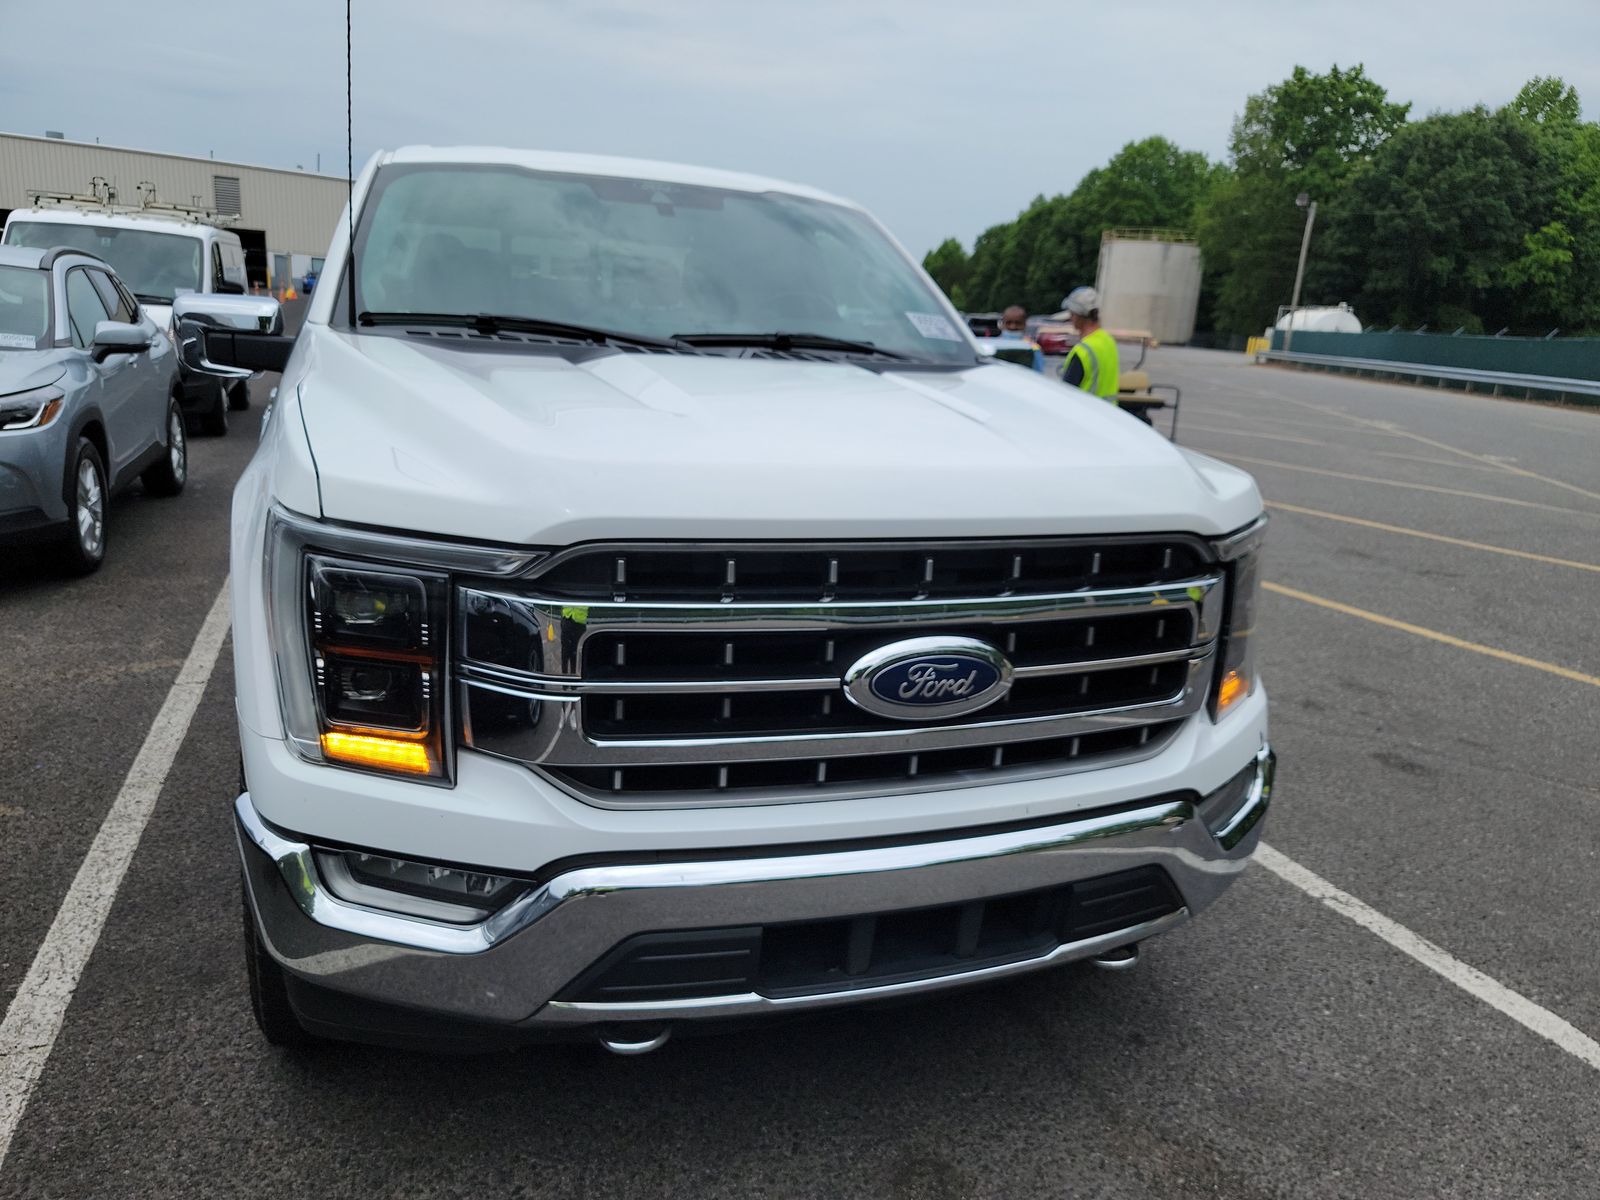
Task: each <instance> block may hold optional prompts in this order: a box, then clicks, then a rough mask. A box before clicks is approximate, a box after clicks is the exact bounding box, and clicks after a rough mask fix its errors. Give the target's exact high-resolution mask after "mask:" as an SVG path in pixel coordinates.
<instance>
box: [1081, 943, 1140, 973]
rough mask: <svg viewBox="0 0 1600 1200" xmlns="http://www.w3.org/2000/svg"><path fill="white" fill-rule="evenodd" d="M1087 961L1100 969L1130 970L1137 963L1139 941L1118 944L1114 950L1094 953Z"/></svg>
mask: <svg viewBox="0 0 1600 1200" xmlns="http://www.w3.org/2000/svg"><path fill="white" fill-rule="evenodd" d="M1089 961H1090V962H1091V963H1093V964H1094V965H1095V966H1097V967H1099V968H1100V969H1101V970H1102V971H1131V970H1133V969H1134V968H1135V967H1137V966H1138V965H1139V943H1138V942H1135V943H1133V945H1131V946H1118V947H1117V948H1116V949H1115V950H1107V951H1106V952H1105V953H1104V954H1097V955H1095V956H1094V957H1093V958H1091V959H1090V960H1089Z"/></svg>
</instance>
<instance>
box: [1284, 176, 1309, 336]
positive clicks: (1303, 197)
mask: <svg viewBox="0 0 1600 1200" xmlns="http://www.w3.org/2000/svg"><path fill="white" fill-rule="evenodd" d="M1294 202H1295V204H1296V205H1297V206H1299V207H1300V208H1303V209H1305V210H1306V231H1305V234H1304V236H1302V237H1301V239H1300V266H1299V267H1298V268H1297V269H1296V270H1295V273H1294V298H1293V299H1292V300H1290V301H1289V323H1288V325H1286V326H1284V330H1283V352H1284V353H1285V354H1287V353H1289V346H1290V344H1291V343H1292V342H1293V341H1294V314H1295V310H1296V309H1298V308H1299V307H1300V285H1301V284H1302V283H1303V282H1305V277H1306V251H1307V250H1309V249H1311V226H1312V223H1313V222H1315V221H1316V219H1317V202H1316V201H1315V200H1313V199H1312V198H1311V197H1310V196H1308V195H1307V194H1306V193H1305V192H1301V193H1300V194H1299V195H1298V196H1296V197H1295V198H1294Z"/></svg>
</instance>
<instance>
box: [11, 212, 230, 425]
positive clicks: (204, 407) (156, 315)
mask: <svg viewBox="0 0 1600 1200" xmlns="http://www.w3.org/2000/svg"><path fill="white" fill-rule="evenodd" d="M3 244H4V245H8V246H31V247H33V248H35V249H40V250H48V249H51V248H53V247H56V246H68V247H71V248H73V249H76V250H81V251H83V252H84V253H86V254H92V255H94V256H95V257H97V258H99V259H101V260H103V261H104V262H106V263H109V264H110V265H111V267H112V268H113V269H115V270H116V272H117V273H118V274H119V275H120V276H121V277H122V278H123V280H124V281H125V282H126V283H127V285H128V288H129V290H130V291H131V292H132V293H133V295H134V297H135V299H137V300H138V301H139V303H140V304H141V305H143V306H144V309H145V312H146V313H147V314H148V316H149V317H150V319H151V320H153V321H154V322H155V323H156V324H157V325H159V326H160V327H161V328H163V329H165V330H167V331H168V333H169V335H170V333H171V324H172V302H173V299H174V297H176V296H180V295H185V294H198V295H228V294H233V295H242V294H243V293H244V292H245V291H246V290H247V281H246V275H245V261H244V247H243V245H242V244H241V243H240V240H239V235H238V234H236V233H233V232H231V231H229V230H227V229H221V228H218V227H216V226H214V225H211V224H208V223H206V221H204V220H201V219H199V218H198V217H197V216H196V215H195V214H193V213H192V212H190V210H187V209H161V208H159V207H149V206H141V207H138V208H119V207H116V206H113V205H110V204H103V203H100V202H98V201H96V200H94V198H92V197H80V198H75V199H69V200H63V201H61V202H59V203H56V204H50V205H39V206H35V207H32V208H19V209H16V210H15V211H13V212H12V213H11V215H10V216H9V217H7V218H6V225H5V236H4V239H3ZM179 381H180V384H181V396H182V403H183V411H184V413H185V414H186V415H187V416H188V418H189V423H190V426H191V427H192V428H196V429H199V430H201V431H203V432H205V433H208V434H212V435H214V436H218V437H220V436H222V435H224V434H226V433H227V432H228V413H229V411H230V410H234V411H237V410H239V409H243V408H245V407H246V406H247V405H248V404H249V402H250V397H249V390H248V386H247V384H246V383H245V382H244V381H239V380H228V381H219V380H218V379H217V378H215V377H214V376H209V375H205V374H202V373H199V372H195V371H189V370H187V369H184V370H182V371H181V372H180V380H179Z"/></svg>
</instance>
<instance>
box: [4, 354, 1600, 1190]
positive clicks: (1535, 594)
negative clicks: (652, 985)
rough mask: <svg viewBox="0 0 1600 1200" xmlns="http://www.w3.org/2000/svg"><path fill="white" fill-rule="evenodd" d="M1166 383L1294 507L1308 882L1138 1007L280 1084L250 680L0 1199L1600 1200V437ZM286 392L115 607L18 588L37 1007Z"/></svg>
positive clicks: (14, 844) (187, 788)
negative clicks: (257, 830)
mask: <svg viewBox="0 0 1600 1200" xmlns="http://www.w3.org/2000/svg"><path fill="white" fill-rule="evenodd" d="M1147 365H1148V368H1149V370H1150V372H1151V374H1152V376H1153V377H1154V378H1156V379H1157V380H1158V381H1161V382H1168V381H1170V382H1173V383H1176V384H1179V385H1181V386H1182V388H1183V406H1182V419H1181V422H1180V426H1179V434H1180V440H1181V441H1182V442H1183V443H1184V444H1186V445H1189V446H1192V447H1194V448H1196V449H1199V450H1202V451H1204V452H1206V453H1208V454H1212V455H1215V456H1218V457H1221V458H1224V459H1227V460H1228V461H1231V462H1235V463H1237V464H1239V465H1241V466H1244V467H1246V468H1248V469H1249V470H1251V471H1252V472H1254V473H1255V474H1256V476H1257V478H1258V479H1259V480H1260V482H1261V486H1262V490H1263V492H1264V494H1265V495H1266V497H1267V500H1268V502H1269V504H1270V505H1271V506H1272V507H1271V512H1272V516H1273V520H1274V525H1273V530H1272V535H1271V540H1270V543H1269V546H1270V550H1269V555H1270V559H1269V563H1268V571H1267V577H1268V579H1269V580H1270V583H1271V585H1272V590H1271V591H1270V592H1269V594H1268V596H1267V597H1266V599H1265V605H1264V616H1263V620H1262V633H1261V637H1262V645H1263V648H1262V655H1263V662H1262V669H1263V672H1264V675H1265V678H1266V681H1267V686H1268V689H1269V691H1270V692H1271V694H1272V696H1273V701H1274V711H1273V718H1272V719H1273V727H1274V743H1275V746H1276V748H1277V750H1278V752H1279V754H1280V768H1281V769H1280V774H1279V787H1278V793H1277V797H1276V800H1275V803H1274V808H1273V811H1272V814H1271V816H1270V818H1269V823H1268V828H1267V835H1266V836H1267V841H1268V843H1269V844H1270V847H1271V850H1270V851H1269V852H1268V853H1267V855H1266V856H1265V857H1267V858H1268V860H1269V862H1270V866H1268V865H1263V866H1256V867H1252V868H1251V869H1249V870H1248V871H1247V872H1246V873H1245V874H1244V875H1243V876H1242V877H1241V879H1240V881H1239V882H1238V883H1237V884H1236V885H1235V887H1234V889H1233V890H1232V891H1231V892H1230V894H1229V895H1228V896H1227V897H1226V898H1225V900H1224V901H1223V902H1221V903H1220V904H1219V905H1218V906H1217V907H1216V908H1214V909H1212V910H1211V911H1210V912H1208V913H1207V914H1205V916H1204V917H1203V918H1202V919H1201V920H1199V921H1197V922H1195V923H1194V924H1192V925H1190V926H1188V927H1186V928H1184V929H1182V930H1180V931H1178V932H1176V933H1174V934H1171V935H1168V936H1166V937H1164V938H1162V939H1160V940H1159V941H1157V942H1156V943H1154V944H1153V945H1152V946H1151V947H1150V948H1149V950H1148V952H1147V953H1146V955H1145V958H1144V961H1143V963H1142V964H1141V965H1140V967H1139V969H1138V970H1136V971H1133V972H1127V973H1119V974H1107V973H1100V972H1096V971H1094V970H1092V969H1089V968H1069V969H1065V970H1062V971H1058V972H1054V973H1046V974H1044V975H1040V976H1033V977H1030V978H1028V979H1026V980H1024V981H1021V982H1016V983H1011V984H1007V985H1004V986H1001V987H997V988H992V989H987V990H982V991H975V992H968V993H962V994H959V995H956V996H953V997H949V998H945V999H940V1000H936V1001H932V1002H927V1003H922V1004H918V1005H915V1006H910V1007H903V1008H892V1009H881V1010H871V1011H864V1012H856V1013H848V1014H842V1015H835V1016H829V1017H826V1018H821V1019H816V1020H811V1021H807V1022H805V1023H801V1024H790V1025H783V1026H776V1027H771V1028H765V1029H761V1030H757V1031H752V1032H747V1033H742V1034H737V1035H731V1036H725V1037H715V1038H703V1039H683V1040H679V1041H675V1042H673V1043H671V1044H670V1045H669V1046H667V1047H666V1048H665V1049H664V1050H663V1051H661V1052H659V1053H657V1054H654V1055H650V1056H648V1057H645V1058H641V1059H620V1058H615V1057H611V1056H608V1055H606V1054H605V1053H604V1052H603V1051H601V1050H599V1049H597V1048H590V1047H587V1046H583V1047H563V1048H557V1049H539V1050H531V1051H527V1052H522V1053H518V1054H514V1055H503V1056H498V1057H488V1058H479V1059H469V1060H459V1059H442V1058H429V1057H420V1056H414V1055H405V1054H399V1053H392V1052H387V1051H380V1050H372V1049H366V1048H361V1047H335V1048H331V1049H329V1050H327V1051H325V1052H323V1053H320V1054H318V1055H316V1056H314V1057H311V1058H302V1059H296V1058H288V1057H285V1056H283V1055H281V1054H280V1053H278V1052H277V1051H274V1050H273V1049H272V1048H270V1047H269V1046H267V1045H266V1044H265V1043H264V1042H263V1041H262V1040H261V1039H260V1037H259V1036H258V1034H257V1032H256V1030H255V1027H254V1025H253V1023H252V1021H251V1018H250V1014H249V1011H248V1007H247V1004H246V1000H245V972H244V963H243V960H242V957H241V955H240V952H239V932H238V922H239V913H238V907H239V899H238V883H237V866H236V857H235V849H234V845H233V832H232V829H231V819H232V818H231V813H230V808H229V801H230V800H231V799H232V797H233V794H234V784H235V779H236V771H237V767H236V762H237V749H236V740H235V735H234V731H233V713H232V699H231V697H232V686H233V684H232V671H231V665H230V661H229V657H228V654H227V652H226V649H224V653H223V655H222V657H221V658H220V659H219V660H218V662H217V664H216V667H215V670H214V671H213V673H212V674H211V675H210V676H209V679H208V680H207V681H206V682H205V683H204V686H203V691H201V692H200V694H199V697H198V708H197V709H196V712H195V716H194V719H193V721H192V723H191V724H190V725H189V727H188V730H187V734H186V736H185V738H184V740H183V742H182V745H181V748H180V749H179V751H178V753H177V756H176V759H175V761H174V764H173V767H172V769H171V771H170V773H169V774H168V775H167V776H166V778H165V781H164V784H163V785H162V786H161V788H160V791H159V797H158V799H157V800H156V803H155V807H154V810H153V815H152V816H151V819H150V822H149V824H148V826H147V827H146V828H144V830H143V833H142V837H141V838H140V840H139V842H138V848H137V851H136V853H135V854H134V855H133V858H132V861H131V865H130V867H129V869H128V872H127V875H126V877H125V878H123V879H122V880H121V881H120V886H117V885H116V884H115V883H114V882H109V881H108V882H107V883H106V885H105V886H108V887H111V888H112V889H113V890H114V891H115V901H114V904H113V905H112V907H111V910H110V917H109V920H108V921H107V922H106V924H105V927H104V929H103V931H101V932H100V933H99V936H98V941H97V942H93V943H92V954H90V955H89V956H88V959H87V965H86V968H85V969H84V970H83V973H82V975H81V978H80V979H79V980H78V982H77V985H76V992H75V994H74V995H73V996H72V1000H71V1005H70V1007H69V1008H68V1009H67V1013H66V1019H65V1023H64V1025H63V1026H62V1027H61V1029H60V1031H59V1034H58V1035H57V1036H55V1039H54V1042H53V1044H52V1045H51V1046H50V1047H49V1053H48V1057H47V1058H46V1059H45V1062H44V1069H43V1071H42V1074H40V1075H39V1077H38V1080H37V1083H36V1085H34V1086H33V1087H32V1090H31V1093H27V1094H19V1093H18V1092H16V1091H15V1089H13V1090H12V1091H11V1092H9V1093H7V1092H6V1091H5V1090H4V1087H5V1085H4V1083H3V1078H4V1073H5V1071H6V1067H7V1064H6V1062H5V1060H4V1058H3V1057H0V1159H3V1161H0V1196H3V1197H73V1198H78V1197H83V1198H88V1197H157V1196H159V1197H189V1196H195V1197H225V1196H263V1195H275V1196H305V1195H329V1196H346V1195H349V1196H381V1197H408V1198H409V1197H434V1196H438V1197H473V1198H485V1200H488V1198H498V1197H510V1196H526V1197H532V1196H552V1197H554V1196H596V1197H601V1196H603V1197H645V1196H662V1195H685V1196H696V1197H750V1196H772V1197H811V1196H816V1197H838V1196H863V1197H867V1196H871V1197H891V1196H892V1197H980V1196H981V1197H1024V1196H1064V1195H1072V1196H1085V1197H1087V1196H1094V1197H1130V1198H1131V1197H1147V1196H1159V1197H1163V1198H1178V1197H1217V1196H1221V1197H1299V1196H1307V1197H1312V1196H1314V1197H1417V1196H1447V1197H1491V1196H1498V1197H1516V1198H1519V1200H1520V1198H1532V1197H1552V1198H1561V1200H1570V1198H1573V1197H1578V1198H1582V1197H1586V1196H1600V1180H1597V1177H1596V1173H1595V1164H1596V1163H1597V1162H1600V1103H1597V1102H1596V1097H1597V1096H1600V1045H1596V1042H1595V1040H1594V1039H1596V1038H1600V953H1597V951H1600V933H1597V932H1596V923H1595V919H1594V918H1595V913H1596V909H1597V902H1600V821H1597V820H1596V818H1597V817H1600V785H1597V783H1596V780H1597V779H1600V739H1597V738H1596V736H1595V731H1596V728H1597V726H1600V721H1597V718H1600V623H1597V621H1596V619H1595V617H1596V614H1597V612H1600V604H1597V602H1596V600H1595V598H1594V597H1595V595H1596V589H1597V587H1600V550H1597V544H1600V414H1594V413H1583V412H1575V411H1571V410H1562V409H1555V408H1549V407H1541V406H1536V405H1523V404H1517V403H1511V402H1506V401H1499V400H1494V399H1490V398H1487V397H1469V396H1464V395H1461V394H1459V393H1452V392H1441V391H1435V390H1433V389H1428V388H1416V387H1404V386H1398V385H1391V384H1385V383H1374V382H1366V381H1357V380H1353V379H1346V378H1340V377H1332V376H1324V375H1313V374H1299V373H1293V372H1289V371H1283V370H1278V369H1273V368H1265V367H1256V366H1253V365H1250V364H1249V363H1248V362H1247V361H1246V360H1245V359H1244V358H1243V357H1242V356H1233V355H1226V354H1221V353H1212V352H1202V351H1188V350H1161V351H1157V352H1156V353H1155V354H1154V355H1152V357H1151V360H1150V362H1149V363H1148V364H1147ZM271 382H272V381H271V380H270V379H267V380H261V381H257V383H256V385H255V390H254V397H255V400H256V403H255V404H254V405H253V406H252V408H251V410H250V411H249V412H246V413H240V414H235V416H236V417H237V418H239V419H237V420H236V421H235V423H234V429H233V432H232V433H231V434H230V436H229V437H228V438H226V439H224V440H217V439H204V438H196V439H195V440H194V441H193V443H192V447H191V479H190V483H189V490H188V491H187V492H186V493H185V495H184V496H183V497H181V498H180V499H179V500H178V501H176V502H166V501H154V500H146V499H145V498H144V497H143V496H142V495H140V494H139V493H138V491H137V489H135V490H134V491H133V492H132V493H129V494H128V495H126V496H124V497H123V498H122V499H121V500H120V501H119V502H117V503H115V504H114V505H113V506H112V508H111V510H110V515H109V538H110V543H109V558H108V562H107V564H106V566H105V568H104V569H103V570H102V571H101V572H100V573H99V574H98V575H96V576H94V577H92V578H90V579H87V580H63V579H60V578H58V577H56V576H54V575H52V574H50V573H49V572H48V571H47V570H46V569H44V568H43V567H42V566H41V565H39V564H38V563H36V562H33V561H32V560H28V559H26V558H23V559H22V560H20V561H19V560H17V559H13V560H11V561H9V562H6V563H4V565H3V566H0V668H3V669H0V703H3V706H4V711H5V712H6V713H7V714H8V716H9V718H10V720H9V729H8V735H7V736H6V737H5V738H3V739H0V880H3V882H0V897H3V905H0V911H3V913H4V920H3V921H0V1007H4V1006H10V1005H12V1004H13V1001H14V1000H16V999H17V995H18V990H19V988H20V986H21V984H22V982H23V980H24V978H25V977H26V976H28V974H29V972H30V970H32V971H34V972H35V974H34V978H35V979H39V978H41V977H44V978H46V979H47V980H54V981H55V983H53V984H52V986H57V985H59V981H60V978H61V974H60V972H56V973H55V974H54V975H53V974H52V969H51V964H48V963H46V964H43V966H42V967H41V966H38V965H36V963H35V959H36V956H37V955H38V952H39V948H40V946H41V945H42V944H44V943H45V940H46V937H47V934H48V932H49V930H50V929H51V926H52V922H54V921H56V920H57V913H58V910H59V909H60V907H61V904H62V900H63V897H64V896H66V895H67V893H68V891H69V888H71V887H72V884H73V880H74V877H75V875H76V874H77V873H78V871H79V869H80V865H81V864H82V863H83V862H84V861H85V853H86V852H87V851H88V849H89V847H90V844H91V842H92V841H93V840H94V839H95V837H96V834H97V831H98V830H100V828H101V825H102V822H103V821H104V819H105V817H106V814H107V812H108V810H109V809H110V807H111V804H112V801H113V798H114V797H116V796H117V794H118V792H119V790H120V789H123V788H124V787H125V786H128V780H129V773H130V768H131V767H132V766H133V765H134V764H135V759H136V756H137V755H138V754H139V751H140V747H141V745H143V744H144V742H145V739H146V735H147V732H148V731H149V729H150V728H151V725H152V722H153V721H154V720H155V719H156V717H157V714H158V712H159V711H160V710H161V708H162V705H163V703H164V701H165V700H166V698H167V696H168V693H169V689H171V688H172V686H173V683H174V680H175V679H176V678H177V676H178V673H179V670H180V668H181V667H182V666H183V664H184V662H185V659H186V656H188V654H189V652H190V647H191V644H192V643H193V642H194V641H195V639H196V635H197V633H199V632H200V631H201V630H202V626H203V624H204V622H205V619H206V617H207V614H208V612H210V610H211V609H212V607H213V604H214V602H215V601H216V599H217V596H218V593H219V591H220V589H221V588H222V587H223V585H224V581H225V577H226V573H227V508H228V502H229V493H230V490H231V485H232V482H233V480H234V479H235V478H236V477H237V475H238V474H239V472H240V470H241V469H242V468H243V466H244V464H245V462H246V461H247V459H248V457H249V455H250V453H251V451H252V449H253V447H254V445H255V435H256V429H257V426H258V423H259V420H260V414H261V402H262V401H263V400H264V398H265V395H266V392H267V390H268V388H269V387H270V386H271ZM1161 419H1162V418H1158V421H1159V420H1161ZM196 686H197V687H198V684H197V685H196ZM135 782H137V781H135ZM1330 889H1337V891H1336V892H1335V891H1331V890H1330ZM41 972H42V976H41ZM65 986H68V987H70V983H68V984H66V985H65ZM14 1049H15V1047H13V1050H14ZM3 1053H4V1047H0V1054H3ZM23 1101H25V1104H24V1103H23ZM8 1106H9V1107H8ZM8 1136H9V1145H7V1141H6V1139H7V1137H8Z"/></svg>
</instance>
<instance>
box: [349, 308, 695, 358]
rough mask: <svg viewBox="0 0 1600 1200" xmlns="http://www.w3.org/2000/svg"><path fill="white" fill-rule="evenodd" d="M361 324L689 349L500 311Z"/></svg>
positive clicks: (376, 317)
mask: <svg viewBox="0 0 1600 1200" xmlns="http://www.w3.org/2000/svg"><path fill="white" fill-rule="evenodd" d="M356 322H357V323H358V324H361V325H443V326H447V327H449V328H455V329H470V330H472V331H473V332H474V333H481V334H484V335H486V336H491V337H492V336H493V335H494V334H497V333H536V334H537V333H543V334H548V335H549V336H551V337H569V338H578V339H580V340H582V341H586V342H593V343H594V344H595V345H597V346H604V345H606V344H608V343H610V342H625V343H626V344H628V345H630V346H646V347H649V348H651V349H654V350H686V349H688V348H689V347H688V346H686V345H684V344H683V343H682V342H680V341H678V340H677V339H675V338H658V337H650V336H649V335H647V334H643V333H626V332H624V331H622V330H618V329H597V328H596V327H594V326H593V325H573V324H569V323H568V322H566V321H548V320H546V319H545V318H543V317H512V316H503V315H501V314H499V313H413V312H364V313H362V314H360V315H359V316H358V317H356Z"/></svg>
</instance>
